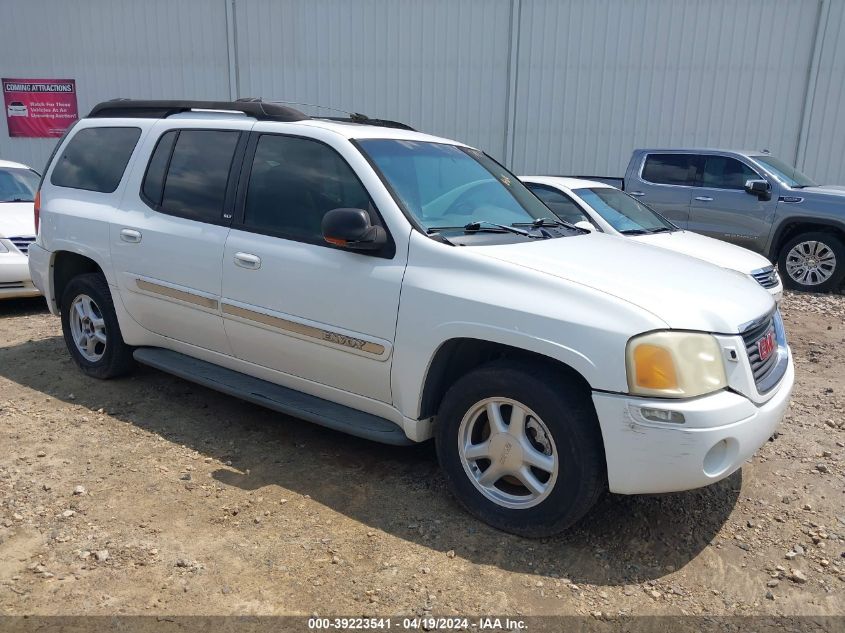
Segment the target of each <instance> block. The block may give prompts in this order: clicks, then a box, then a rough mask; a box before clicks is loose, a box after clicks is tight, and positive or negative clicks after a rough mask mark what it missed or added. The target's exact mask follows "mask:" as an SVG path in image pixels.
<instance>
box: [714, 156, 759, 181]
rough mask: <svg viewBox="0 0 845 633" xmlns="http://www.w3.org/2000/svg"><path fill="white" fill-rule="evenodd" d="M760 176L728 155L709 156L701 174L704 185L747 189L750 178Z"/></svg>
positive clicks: (757, 178) (753, 178)
mask: <svg viewBox="0 0 845 633" xmlns="http://www.w3.org/2000/svg"><path fill="white" fill-rule="evenodd" d="M759 178H760V176H758V175H757V173H756V172H755V171H754V170H753V169H751V168H750V167H749V166H748V165H746V164H745V163H743V162H740V161H738V160H736V159H735V158H728V157H726V156H708V157H707V160H706V161H705V163H704V173H703V174H702V176H701V186H702V187H712V188H714V189H745V183H746V182H747V181H749V180H759Z"/></svg>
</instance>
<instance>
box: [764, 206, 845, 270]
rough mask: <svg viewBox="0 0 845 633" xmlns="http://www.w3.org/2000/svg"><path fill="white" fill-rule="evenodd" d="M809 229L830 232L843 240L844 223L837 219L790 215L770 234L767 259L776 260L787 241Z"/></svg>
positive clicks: (844, 237) (844, 232)
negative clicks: (770, 240)
mask: <svg viewBox="0 0 845 633" xmlns="http://www.w3.org/2000/svg"><path fill="white" fill-rule="evenodd" d="M811 231H821V232H823V233H832V234H833V235H836V236H837V237H839V239H841V240H842V241H845V224H843V223H842V222H838V221H837V220H832V219H827V218H806V217H802V216H791V217H787V218H784V219H783V220H781V221H780V223H779V224H778V225H777V228H776V229H775V233H774V235H773V236H772V245H771V248H770V249H769V259H770V260H772V261H773V262H777V260H778V257H780V251H781V249H782V248H783V245H784V244H786V242H787V241H789V240H790V239H792V238H793V237H795V236H796V235H800V234H801V233H808V232H811Z"/></svg>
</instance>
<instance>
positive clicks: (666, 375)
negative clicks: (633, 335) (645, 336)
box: [634, 344, 678, 389]
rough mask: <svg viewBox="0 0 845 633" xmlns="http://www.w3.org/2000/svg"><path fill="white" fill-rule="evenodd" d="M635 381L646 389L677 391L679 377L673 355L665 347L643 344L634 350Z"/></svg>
mask: <svg viewBox="0 0 845 633" xmlns="http://www.w3.org/2000/svg"><path fill="white" fill-rule="evenodd" d="M634 370H635V372H636V376H635V381H636V384H637V385H638V386H640V387H645V388H646V389H676V388H677V387H678V376H677V374H676V373H675V363H674V362H673V361H672V354H671V353H670V352H669V350H667V349H666V348H664V347H658V346H657V345H648V344H643V345H639V346H638V347H637V348H636V349H635V350H634Z"/></svg>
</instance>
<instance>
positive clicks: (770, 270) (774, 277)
mask: <svg viewBox="0 0 845 633" xmlns="http://www.w3.org/2000/svg"><path fill="white" fill-rule="evenodd" d="M751 276H752V277H754V281H756V282H757V283H758V284H760V285H761V286H763V288H774V287H775V286H777V285H778V274H777V272H775V267H774V266H767V267H766V268H760V269H759V270H753V271H751Z"/></svg>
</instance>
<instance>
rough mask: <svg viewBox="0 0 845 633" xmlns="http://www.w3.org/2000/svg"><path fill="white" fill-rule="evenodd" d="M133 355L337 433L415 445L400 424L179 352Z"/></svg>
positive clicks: (142, 349)
mask: <svg viewBox="0 0 845 633" xmlns="http://www.w3.org/2000/svg"><path fill="white" fill-rule="evenodd" d="M134 356H135V360H137V361H138V362H139V363H142V364H144V365H149V366H150V367H154V368H155V369H160V370H161V371H164V372H167V373H169V374H173V375H174V376H178V377H179V378H184V379H185V380H190V381H191V382H195V383H197V384H199V385H202V386H203V387H208V388H209V389H214V390H216V391H220V392H222V393H225V394H228V395H230V396H234V397H236V398H240V399H241V400H247V401H248V402H252V403H254V404H257V405H259V406H262V407H266V408H268V409H272V410H274V411H278V412H279V413H284V414H287V415H290V416H293V417H296V418H302V419H303V420H307V421H309V422H313V423H314V424H319V425H320V426H325V427H327V428H330V429H333V430H335V431H340V432H342V433H347V434H349V435H355V436H357V437H363V438H364V439H367V440H373V441H374V442H381V443H382V444H393V445H395V446H405V445H410V444H413V443H414V442H412V441H411V440H409V439H408V437H407V436H406V435H405V432H404V431H403V430H402V429H401V428H400V427H399V426H398V425H396V424H394V423H393V422H391V421H390V420H386V419H384V418H380V417H378V416H376V415H372V414H371V413H364V412H363V411H358V410H357V409H352V408H351V407H347V406H344V405H342V404H336V403H334V402H329V401H328V400H323V399H322V398H318V397H316V396H311V395H308V394H305V393H301V392H299V391H294V390H293V389H288V388H287V387H281V386H279V385H275V384H273V383H271V382H267V381H266V380H261V379H260V378H253V377H252V376H247V375H246V374H242V373H240V372H238V371H234V370H232V369H226V368H225V367H220V366H219V365H215V364H213V363H208V362H206V361H204V360H199V359H196V358H192V357H190V356H186V355H185V354H180V353H179V352H174V351H172V350H167V349H162V348H159V347H139V348H137V349H136V350H135V353H134Z"/></svg>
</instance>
